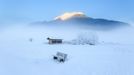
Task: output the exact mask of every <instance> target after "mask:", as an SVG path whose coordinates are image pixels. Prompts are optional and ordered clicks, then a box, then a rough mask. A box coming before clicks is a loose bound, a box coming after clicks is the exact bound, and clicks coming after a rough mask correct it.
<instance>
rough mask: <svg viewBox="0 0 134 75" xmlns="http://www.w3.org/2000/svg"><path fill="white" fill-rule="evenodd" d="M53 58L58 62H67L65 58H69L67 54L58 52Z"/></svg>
mask: <svg viewBox="0 0 134 75" xmlns="http://www.w3.org/2000/svg"><path fill="white" fill-rule="evenodd" d="M53 59H54V60H57V61H58V62H65V60H66V59H67V54H65V53H61V52H57V54H56V55H54V56H53Z"/></svg>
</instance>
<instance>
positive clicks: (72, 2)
mask: <svg viewBox="0 0 134 75" xmlns="http://www.w3.org/2000/svg"><path fill="white" fill-rule="evenodd" d="M73 11H81V12H84V13H85V14H86V15H88V16H89V17H94V18H106V19H113V20H119V21H125V22H132V21H134V14H133V13H134V0H0V23H4V22H32V21H43V20H47V21H49V20H52V19H53V18H54V17H56V16H58V15H60V14H62V13H64V12H73Z"/></svg>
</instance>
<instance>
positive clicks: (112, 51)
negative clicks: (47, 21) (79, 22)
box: [0, 26, 134, 75]
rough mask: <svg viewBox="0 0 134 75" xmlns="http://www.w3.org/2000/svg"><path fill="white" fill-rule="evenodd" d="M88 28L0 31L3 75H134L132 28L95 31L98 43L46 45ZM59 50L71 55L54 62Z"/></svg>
mask: <svg viewBox="0 0 134 75" xmlns="http://www.w3.org/2000/svg"><path fill="white" fill-rule="evenodd" d="M88 31H89V30H80V29H74V28H72V29H68V28H64V29H63V28H62V29H58V28H47V27H27V26H15V27H9V28H6V29H4V30H1V31H0V75H134V35H133V34H134V29H133V28H124V29H119V30H113V31H92V32H95V33H96V34H97V35H98V38H99V44H97V45H95V46H92V45H70V44H62V45H48V44H46V43H47V40H46V38H47V37H56V38H63V39H64V41H70V40H72V39H74V38H76V37H77V35H78V34H79V33H81V32H88ZM89 32H91V31H89ZM29 38H33V42H30V41H29ZM57 51H60V52H63V53H67V54H68V60H67V61H66V62H65V63H58V62H56V61H53V59H52V56H53V55H54V54H56V52H57Z"/></svg>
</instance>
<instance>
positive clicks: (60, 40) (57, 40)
mask: <svg viewBox="0 0 134 75" xmlns="http://www.w3.org/2000/svg"><path fill="white" fill-rule="evenodd" d="M47 40H48V43H49V44H61V43H62V39H51V38H47Z"/></svg>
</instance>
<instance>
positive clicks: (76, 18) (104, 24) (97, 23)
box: [34, 12, 129, 30]
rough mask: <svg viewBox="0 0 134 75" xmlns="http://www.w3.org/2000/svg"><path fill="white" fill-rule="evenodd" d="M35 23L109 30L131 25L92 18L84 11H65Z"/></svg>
mask: <svg viewBox="0 0 134 75" xmlns="http://www.w3.org/2000/svg"><path fill="white" fill-rule="evenodd" d="M34 24H41V25H49V26H64V25H66V26H77V27H81V28H89V29H101V30H104V29H105V30H108V29H114V28H117V27H123V26H129V24H128V23H125V22H120V21H114V20H107V19H101V18H97V19H96V18H91V17H88V16H86V15H85V14H84V13H82V12H72V13H64V14H62V15H60V16H57V17H56V18H55V19H54V20H52V21H49V22H46V21H44V22H36V23H34Z"/></svg>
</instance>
